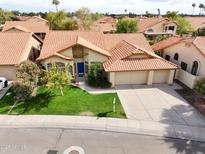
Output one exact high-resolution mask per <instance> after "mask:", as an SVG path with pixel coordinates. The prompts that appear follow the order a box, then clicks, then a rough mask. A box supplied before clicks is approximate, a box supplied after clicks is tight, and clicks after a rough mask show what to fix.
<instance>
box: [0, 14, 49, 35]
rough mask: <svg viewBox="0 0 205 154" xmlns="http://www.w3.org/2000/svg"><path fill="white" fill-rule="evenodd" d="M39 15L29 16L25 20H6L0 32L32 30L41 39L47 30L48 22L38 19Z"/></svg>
mask: <svg viewBox="0 0 205 154" xmlns="http://www.w3.org/2000/svg"><path fill="white" fill-rule="evenodd" d="M39 18H40V17H38V18H37V17H35V18H34V17H33V18H29V19H28V20H26V21H6V22H5V24H4V27H3V30H2V32H8V31H9V32H13V31H14V32H19V31H26V32H28V31H29V32H33V33H34V34H35V35H37V36H38V37H40V38H41V39H44V38H45V35H46V33H47V32H48V31H49V25H48V22H46V21H42V20H44V19H39Z"/></svg>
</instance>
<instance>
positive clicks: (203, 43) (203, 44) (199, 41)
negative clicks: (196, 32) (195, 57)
mask: <svg viewBox="0 0 205 154" xmlns="http://www.w3.org/2000/svg"><path fill="white" fill-rule="evenodd" d="M193 44H194V45H195V47H196V48H198V50H199V51H200V52H201V54H202V55H203V56H204V57H205V37H196V38H195V39H194V41H193Z"/></svg>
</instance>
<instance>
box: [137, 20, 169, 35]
mask: <svg viewBox="0 0 205 154" xmlns="http://www.w3.org/2000/svg"><path fill="white" fill-rule="evenodd" d="M137 20H138V26H139V32H145V31H146V30H147V29H148V28H150V27H152V26H154V25H156V24H158V23H160V22H162V21H165V20H166V21H167V23H168V22H170V20H169V19H167V18H163V17H152V18H137Z"/></svg>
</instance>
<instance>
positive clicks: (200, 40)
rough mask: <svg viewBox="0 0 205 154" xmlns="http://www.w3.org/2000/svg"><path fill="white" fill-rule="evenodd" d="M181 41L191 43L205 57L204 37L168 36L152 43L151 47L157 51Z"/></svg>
mask: <svg viewBox="0 0 205 154" xmlns="http://www.w3.org/2000/svg"><path fill="white" fill-rule="evenodd" d="M181 42H186V43H191V44H193V45H194V46H195V47H196V48H197V49H198V50H199V52H200V53H201V54H202V55H203V56H204V57H205V37H177V36H175V37H170V38H168V39H166V40H163V41H161V42H158V43H156V44H154V45H152V48H153V50H155V51H159V50H162V49H166V48H168V47H170V46H173V45H175V44H178V43H181Z"/></svg>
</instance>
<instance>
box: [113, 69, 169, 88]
mask: <svg viewBox="0 0 205 154" xmlns="http://www.w3.org/2000/svg"><path fill="white" fill-rule="evenodd" d="M169 72H170V70H158V71H154V74H153V84H155V83H167V81H168V78H169ZM148 76H149V71H135V72H116V73H115V84H116V85H122V84H147V81H148Z"/></svg>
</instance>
